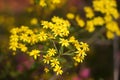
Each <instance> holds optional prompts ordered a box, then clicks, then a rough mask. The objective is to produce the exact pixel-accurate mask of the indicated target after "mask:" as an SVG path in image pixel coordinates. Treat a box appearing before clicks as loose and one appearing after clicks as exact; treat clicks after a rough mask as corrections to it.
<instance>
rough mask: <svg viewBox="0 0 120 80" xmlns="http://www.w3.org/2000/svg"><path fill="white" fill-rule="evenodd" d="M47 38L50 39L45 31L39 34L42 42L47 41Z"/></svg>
mask: <svg viewBox="0 0 120 80" xmlns="http://www.w3.org/2000/svg"><path fill="white" fill-rule="evenodd" d="M47 38H48V36H47V33H45V32H44V31H42V32H40V33H39V34H38V39H39V40H40V41H46V40H47Z"/></svg>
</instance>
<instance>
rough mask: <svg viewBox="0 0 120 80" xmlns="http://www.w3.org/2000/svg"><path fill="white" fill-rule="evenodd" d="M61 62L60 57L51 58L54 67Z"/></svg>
mask: <svg viewBox="0 0 120 80" xmlns="http://www.w3.org/2000/svg"><path fill="white" fill-rule="evenodd" d="M59 64H60V63H59V61H58V59H52V60H51V66H52V67H55V66H57V65H59Z"/></svg>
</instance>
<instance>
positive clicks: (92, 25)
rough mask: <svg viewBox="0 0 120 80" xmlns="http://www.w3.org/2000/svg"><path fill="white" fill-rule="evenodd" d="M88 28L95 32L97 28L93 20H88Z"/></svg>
mask: <svg viewBox="0 0 120 80" xmlns="http://www.w3.org/2000/svg"><path fill="white" fill-rule="evenodd" d="M86 30H88V31H89V32H93V31H94V30H95V27H94V23H93V21H87V24H86Z"/></svg>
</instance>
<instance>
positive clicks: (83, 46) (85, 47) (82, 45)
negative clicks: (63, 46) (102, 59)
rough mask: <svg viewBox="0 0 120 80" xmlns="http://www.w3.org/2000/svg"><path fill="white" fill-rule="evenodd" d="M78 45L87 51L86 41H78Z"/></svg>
mask: <svg viewBox="0 0 120 80" xmlns="http://www.w3.org/2000/svg"><path fill="white" fill-rule="evenodd" d="M80 46H81V48H82V49H83V50H84V51H89V48H88V44H87V43H83V42H80Z"/></svg>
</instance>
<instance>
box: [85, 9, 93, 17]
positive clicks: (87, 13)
mask: <svg viewBox="0 0 120 80" xmlns="http://www.w3.org/2000/svg"><path fill="white" fill-rule="evenodd" d="M84 11H85V12H86V17H87V18H93V17H94V12H93V10H92V8H91V7H84Z"/></svg>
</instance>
